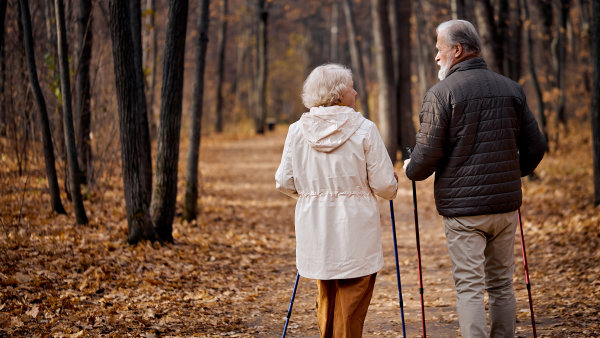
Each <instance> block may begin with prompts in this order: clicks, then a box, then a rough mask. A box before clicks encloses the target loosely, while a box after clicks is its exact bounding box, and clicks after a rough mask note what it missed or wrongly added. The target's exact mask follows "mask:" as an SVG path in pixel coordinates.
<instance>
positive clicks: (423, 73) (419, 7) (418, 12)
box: [414, 1, 435, 97]
mask: <svg viewBox="0 0 600 338" xmlns="http://www.w3.org/2000/svg"><path fill="white" fill-rule="evenodd" d="M414 4H415V6H416V9H415V16H416V20H417V27H426V25H427V23H426V21H425V15H424V13H423V4H422V3H421V2H420V1H415V2H414ZM428 41H429V36H428V35H427V34H425V32H423V29H417V55H418V56H419V57H418V60H417V69H418V72H419V92H420V95H419V96H420V97H424V96H425V93H426V92H427V89H428V88H429V81H428V80H429V72H428V70H429V69H432V68H433V67H432V66H431V64H432V63H433V64H435V60H434V58H433V57H432V56H431V55H430V51H431V50H433V49H434V48H433V47H432V46H431V47H430V44H429V43H428Z"/></svg>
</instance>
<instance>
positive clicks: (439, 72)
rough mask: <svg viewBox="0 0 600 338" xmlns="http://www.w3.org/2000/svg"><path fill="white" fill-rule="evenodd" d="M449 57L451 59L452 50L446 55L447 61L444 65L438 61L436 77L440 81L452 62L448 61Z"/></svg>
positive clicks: (444, 76)
mask: <svg viewBox="0 0 600 338" xmlns="http://www.w3.org/2000/svg"><path fill="white" fill-rule="evenodd" d="M451 59H452V51H449V52H448V55H446V60H448V63H446V65H441V64H440V63H439V62H438V66H440V70H439V71H438V79H440V81H443V80H444V79H445V78H446V75H448V71H449V70H450V65H451V64H452V62H450V60H451Z"/></svg>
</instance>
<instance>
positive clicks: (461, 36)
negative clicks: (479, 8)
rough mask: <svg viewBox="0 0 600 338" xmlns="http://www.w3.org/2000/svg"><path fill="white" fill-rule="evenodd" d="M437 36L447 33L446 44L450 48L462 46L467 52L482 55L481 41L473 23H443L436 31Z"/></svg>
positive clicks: (452, 21) (463, 21)
mask: <svg viewBox="0 0 600 338" xmlns="http://www.w3.org/2000/svg"><path fill="white" fill-rule="evenodd" d="M436 32H437V34H438V35H439V34H440V32H444V33H445V38H446V43H447V44H448V45H450V46H455V45H457V44H459V43H460V44H461V46H462V47H463V49H464V50H466V51H467V52H474V53H477V54H479V53H481V39H480V38H479V34H477V30H476V29H475V26H473V24H472V23H470V22H469V21H465V20H449V21H446V22H442V23H441V24H440V25H439V26H438V27H437V29H436Z"/></svg>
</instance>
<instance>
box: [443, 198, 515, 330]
mask: <svg viewBox="0 0 600 338" xmlns="http://www.w3.org/2000/svg"><path fill="white" fill-rule="evenodd" d="M517 222H518V216H517V211H516V210H515V211H511V212H507V213H502V214H493V215H480V216H465V217H444V224H445V226H446V243H447V245H448V252H449V254H450V258H451V259H452V274H453V276H454V285H455V287H456V294H457V303H456V308H457V311H458V321H459V323H460V330H461V333H462V336H463V337H466V338H468V337H487V332H486V331H487V330H486V318H485V304H484V300H483V296H484V289H485V291H487V293H488V298H489V299H488V300H489V302H488V303H489V304H488V305H489V310H490V337H492V338H494V337H514V332H515V318H516V301H515V294H514V290H513V285H512V276H513V272H514V252H513V250H514V244H515V231H516V228H517Z"/></svg>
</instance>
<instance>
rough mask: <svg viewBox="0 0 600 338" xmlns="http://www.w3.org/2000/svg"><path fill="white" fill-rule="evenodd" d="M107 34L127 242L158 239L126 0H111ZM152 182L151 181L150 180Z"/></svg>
mask: <svg viewBox="0 0 600 338" xmlns="http://www.w3.org/2000/svg"><path fill="white" fill-rule="evenodd" d="M109 8H110V35H111V40H112V50H113V64H114V69H115V87H116V92H117V105H118V110H119V136H120V141H121V168H122V171H123V188H124V193H125V208H126V209H127V225H128V230H129V234H128V242H129V243H130V244H135V243H137V242H139V241H140V240H142V239H147V240H151V241H154V240H156V239H157V235H156V232H155V230H154V226H153V224H152V221H151V219H150V212H149V206H150V196H151V193H152V190H151V189H150V188H149V187H148V184H147V183H146V178H145V176H144V175H145V172H146V169H145V167H146V166H150V167H151V166H152V163H150V162H148V161H147V157H146V156H145V154H146V153H149V152H150V140H149V139H148V138H146V136H147V135H144V133H143V132H142V131H141V129H142V128H146V129H147V128H148V122H147V121H146V125H145V126H143V124H144V119H143V118H142V115H143V114H145V111H144V110H143V108H142V106H143V104H142V102H140V97H139V95H138V88H137V87H136V83H135V82H134V81H131V79H132V78H135V76H136V75H135V72H137V71H140V72H141V69H136V66H137V65H136V63H135V61H134V60H133V59H132V58H131V55H132V54H133V50H132V49H133V38H132V37H133V35H132V33H131V12H130V10H129V0H110V2H109ZM150 183H152V182H150Z"/></svg>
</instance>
